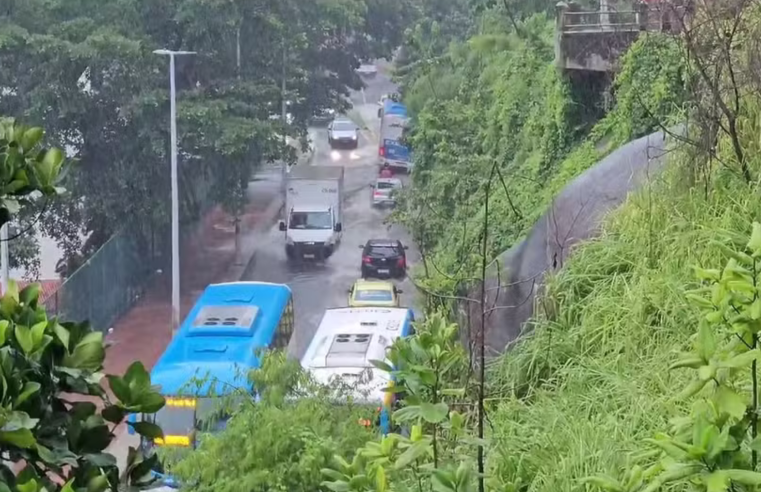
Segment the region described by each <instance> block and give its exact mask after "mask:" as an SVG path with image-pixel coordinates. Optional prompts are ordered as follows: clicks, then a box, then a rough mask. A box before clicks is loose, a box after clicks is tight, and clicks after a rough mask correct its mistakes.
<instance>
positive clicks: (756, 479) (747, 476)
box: [726, 470, 761, 485]
mask: <svg viewBox="0 0 761 492" xmlns="http://www.w3.org/2000/svg"><path fill="white" fill-rule="evenodd" d="M726 473H727V476H728V477H729V479H730V480H732V481H733V482H740V483H741V484H744V485H761V473H758V472H754V471H749V470H727V471H726Z"/></svg>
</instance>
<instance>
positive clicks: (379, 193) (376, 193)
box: [373, 190, 383, 196]
mask: <svg viewBox="0 0 761 492" xmlns="http://www.w3.org/2000/svg"><path fill="white" fill-rule="evenodd" d="M373 196H383V193H381V192H380V191H378V190H375V191H374V192H373Z"/></svg>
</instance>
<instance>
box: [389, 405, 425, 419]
mask: <svg viewBox="0 0 761 492" xmlns="http://www.w3.org/2000/svg"><path fill="white" fill-rule="evenodd" d="M420 417H421V410H420V406H418V405H409V406H406V407H402V408H400V409H399V410H396V411H395V412H394V420H396V421H399V422H410V421H412V420H415V419H419V418H420Z"/></svg>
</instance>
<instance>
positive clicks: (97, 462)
mask: <svg viewBox="0 0 761 492" xmlns="http://www.w3.org/2000/svg"><path fill="white" fill-rule="evenodd" d="M83 458H84V459H86V460H87V461H88V462H89V463H90V464H92V465H93V466H97V467H98V468H108V467H110V466H116V458H115V457H114V456H113V455H112V454H109V453H92V454H86V455H84V456H83Z"/></svg>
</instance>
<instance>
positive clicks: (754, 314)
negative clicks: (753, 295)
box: [750, 298, 761, 320]
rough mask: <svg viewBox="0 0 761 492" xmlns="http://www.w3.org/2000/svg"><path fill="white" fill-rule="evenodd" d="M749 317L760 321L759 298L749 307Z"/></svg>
mask: <svg viewBox="0 0 761 492" xmlns="http://www.w3.org/2000/svg"><path fill="white" fill-rule="evenodd" d="M750 317H751V319H753V320H757V319H761V298H757V299H756V300H755V301H753V304H751V305H750Z"/></svg>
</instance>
